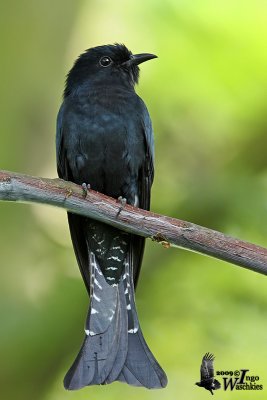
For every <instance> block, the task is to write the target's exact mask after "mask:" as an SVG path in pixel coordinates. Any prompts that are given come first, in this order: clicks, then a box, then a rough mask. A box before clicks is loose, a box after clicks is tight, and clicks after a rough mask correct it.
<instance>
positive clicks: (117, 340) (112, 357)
mask: <svg viewBox="0 0 267 400" xmlns="http://www.w3.org/2000/svg"><path fill="white" fill-rule="evenodd" d="M93 262H95V260H94V261H93ZM125 268H126V271H127V268H129V265H128V264H126V265H125ZM92 275H93V278H97V287H96V285H95V284H94V288H93V290H92V296H91V304H90V310H89V316H88V319H87V323H86V333H87V335H86V337H85V339H84V342H83V345H82V348H81V350H80V352H79V354H78V356H77V358H76V360H75V361H74V363H73V365H72V367H71V368H70V370H69V371H68V373H67V374H66V376H65V379H64V386H65V388H66V389H69V390H74V389H80V388H82V387H84V386H88V385H97V384H98V385H99V384H107V383H111V382H113V381H121V382H126V383H128V384H130V385H134V386H144V387H146V388H149V389H152V388H162V387H165V386H166V385H167V377H166V375H165V373H164V371H163V370H162V369H161V367H160V366H159V364H158V363H157V361H156V360H155V358H154V356H153V355H152V353H151V351H150V350H149V348H148V346H147V344H146V342H145V340H144V337H143V335H142V332H141V329H140V326H139V322H138V318H137V313H136V308H135V304H134V291H133V284H132V282H131V281H130V274H129V273H128V272H125V274H124V276H123V279H122V280H121V281H120V282H119V284H118V285H114V286H111V285H109V284H108V283H107V282H106V281H105V278H104V277H103V275H102V274H101V272H100V269H99V268H98V267H97V265H96V270H95V274H92ZM100 288H101V289H100ZM98 289H99V290H98ZM101 296H102V297H101ZM103 296H107V297H108V304H110V305H111V306H110V307H109V309H110V311H111V313H109V314H108V313H107V311H106V307H107V303H106V297H105V298H104V299H103ZM99 299H100V301H99ZM97 307H98V308H97ZM101 307H102V309H101Z"/></svg>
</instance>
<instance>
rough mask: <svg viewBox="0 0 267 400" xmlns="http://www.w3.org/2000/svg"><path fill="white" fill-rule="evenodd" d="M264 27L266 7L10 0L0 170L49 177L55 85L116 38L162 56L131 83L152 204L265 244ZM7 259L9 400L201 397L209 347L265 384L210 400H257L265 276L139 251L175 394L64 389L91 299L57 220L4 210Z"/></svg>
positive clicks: (140, 295) (1, 367) (1, 35)
mask: <svg viewBox="0 0 267 400" xmlns="http://www.w3.org/2000/svg"><path fill="white" fill-rule="evenodd" d="M266 20H267V3H266V1H264V0H254V1H247V0H242V1H241V0H235V1H230V0H225V1H224V2H222V1H217V0H215V1H213V0H195V1H191V2H190V1H185V0H181V1H177V0H165V1H160V0H144V1H140V0H129V1H127V2H126V1H123V0H114V1H107V0H106V1H105V0H91V1H85V0H84V1H82V0H76V1H66V0H64V1H63V0H57V1H51V0H47V1H41V0H35V1H32V0H23V1H22V2H19V1H16V2H7V1H3V2H2V3H1V12H0V41H1V63H0V64H1V65H0V68H1V75H0V97H1V99H0V102H1V109H0V115H1V124H0V132H1V133H0V135H1V136H0V138H1V142H0V143H1V144H0V168H1V169H8V170H13V171H19V172H22V173H23V172H24V173H28V174H32V175H41V176H48V177H55V176H56V169H55V149H54V134H55V119H56V114H57V110H58V108H59V106H60V102H61V93H62V90H63V86H64V76H65V74H66V73H67V71H68V70H69V68H70V67H71V65H72V63H73V61H74V59H75V58H76V57H77V56H78V54H79V53H81V52H82V51H83V50H84V49H86V48H88V47H91V46H95V45H99V44H105V43H113V42H123V43H125V44H126V45H127V46H128V47H129V48H130V49H131V50H132V51H133V52H136V53H139V52H151V53H155V54H157V55H158V56H159V59H158V60H153V61H151V62H149V63H147V64H144V65H142V67H141V80H140V85H139V87H138V88H137V91H138V93H139V94H140V95H141V97H142V98H143V99H144V100H145V102H146V103H147V105H148V108H149V110H150V114H151V117H152V120H153V125H154V130H155V141H156V178H155V184H154V187H153V202H152V209H153V210H154V211H156V212H159V213H163V214H167V215H171V216H174V217H178V218H181V219H185V220H189V221H191V222H195V223H198V224H201V225H204V226H207V227H210V228H214V229H218V230H221V231H222V232H224V233H227V234H230V235H233V236H236V237H240V238H242V239H245V240H248V241H251V242H255V243H258V244H260V245H263V246H267V239H266V236H267V224H266V222H267V218H266V210H267V160H266V145H267V113H266V111H267V110H266V107H267V106H266V104H267V101H266V100H267V95H266V93H267V91H266V89H267V48H266V43H267V24H266ZM0 257H1V258H0V259H1V270H0V321H1V322H0V326H1V330H0V354H1V361H0V388H1V389H0V392H1V398H2V399H5V400H6V399H12V400H13V399H20V400H24V399H25V400H26V399H27V400H28V399H36V400H37V399H38V400H39V399H40V400H63V399H64V400H65V399H70V400H74V399H75V400H76V399H77V400H79V399H81V400H83V399H88V398H94V399H95V400H98V399H99V400H102V399H109V400H111V399H118V398H124V397H126V398H127V399H129V400H130V399H136V396H138V398H140V399H145V400H150V399H153V400H154V399H177V398H182V399H191V398H197V399H202V398H203V399H206V398H207V396H209V393H208V392H205V391H204V390H202V389H200V388H198V387H196V386H194V382H195V381H196V380H198V378H199V364H200V361H201V357H202V356H203V354H204V353H205V352H207V351H210V352H214V353H215V355H216V364H215V368H216V369H218V370H235V369H239V368H249V369H250V371H251V374H253V375H259V376H260V383H262V384H263V385H264V390H263V391H257V393H256V394H255V395H254V393H253V395H252V394H251V392H243V393H242V394H241V395H240V393H239V392H237V391H236V392H233V393H231V392H225V393H223V392H222V390H220V391H219V392H217V393H215V394H216V396H217V398H222V397H223V398H225V399H228V398H229V399H230V398H231V399H240V396H242V399H246V398H247V399H251V398H252V397H251V396H253V398H254V396H255V398H257V399H264V398H266V390H267V365H266V360H267V339H266V325H267V321H266V317H267V296H266V286H267V284H266V281H265V278H264V277H263V276H260V275H257V274H255V273H253V272H250V271H246V270H243V269H241V268H237V267H234V266H231V265H230V264H226V263H223V262H219V261H215V260H212V259H209V258H206V257H204V256H200V255H196V254H190V253H187V252H184V251H181V250H177V249H170V250H166V249H164V248H162V247H160V246H159V245H156V244H153V243H148V244H147V251H146V256H145V260H144V265H143V270H142V274H141V279H140V284H139V288H138V290H137V304H138V309H139V315H140V320H141V324H142V327H143V331H144V334H145V337H146V338H147V341H148V343H149V345H150V347H151V349H153V352H154V354H155V355H156V357H157V359H158V360H159V362H160V364H161V365H162V366H163V367H164V369H165V370H166V372H167V374H168V377H169V385H168V387H167V388H166V389H165V390H160V391H148V390H146V389H138V388H133V387H128V386H126V385H123V384H119V383H114V384H112V385H109V386H105V387H90V388H85V389H83V390H81V391H79V392H66V391H65V390H64V389H63V386H62V379H63V376H64V373H65V372H66V371H67V369H68V367H69V366H70V363H71V362H72V361H73V358H74V356H76V353H77V351H78V349H79V346H80V344H81V341H82V337H83V323H84V319H85V314H86V310H87V302H88V300H87V295H86V292H85V289H84V287H83V283H82V280H81V278H80V276H79V273H78V268H77V266H76V261H75V259H74V255H73V251H72V248H71V244H70V239H69V234H68V228H67V223H66V217H65V214H64V212H61V211H58V210H54V209H53V208H50V207H44V206H28V205H27V206H26V205H20V204H7V203H1V205H0Z"/></svg>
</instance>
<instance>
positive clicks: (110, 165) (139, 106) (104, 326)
mask: <svg viewBox="0 0 267 400" xmlns="http://www.w3.org/2000/svg"><path fill="white" fill-rule="evenodd" d="M154 57H155V56H153V55H150V54H138V55H132V53H131V52H130V51H129V50H128V49H127V48H126V47H125V46H124V45H118V44H117V45H107V46H99V47H95V48H93V49H89V50H87V51H86V52H85V53H84V54H82V55H81V56H80V57H79V58H78V59H77V61H76V62H75V64H74V66H73V68H72V69H71V71H70V72H69V74H68V77H67V81H66V87H65V91H64V101H63V104H62V106H61V109H60V111H59V114H58V119H57V166H58V174H59V177H61V178H63V179H66V180H70V181H73V182H75V183H78V184H82V183H84V182H85V183H90V185H91V187H92V189H94V190H97V191H100V192H102V193H105V194H107V195H109V196H112V197H115V198H118V197H119V196H122V197H124V198H126V199H127V202H128V203H129V204H132V205H137V206H139V207H141V208H144V209H149V205H150V190H151V185H152V182H153V174H154V168H153V157H154V156H153V152H154V149H153V132H152V127H151V121H150V117H149V114H148V111H147V108H146V106H145V104H144V103H143V101H142V100H141V99H140V98H139V97H138V96H137V95H136V93H135V91H134V85H135V84H136V83H137V81H138V76H139V68H138V64H140V63H141V62H144V61H146V60H148V59H151V58H154ZM68 221H69V227H70V232H71V238H72V242H73V246H74V250H75V254H76V258H77V261H78V264H79V267H80V271H81V274H82V276H83V279H84V282H85V285H86V287H87V290H88V294H89V295H90V299H91V300H90V308H89V313H88V317H87V321H86V326H85V331H86V337H85V340H84V343H83V346H82V348H81V350H80V353H79V354H78V356H77V358H76V360H75V362H74V364H73V366H72V367H71V369H70V370H69V372H68V373H67V375H66V377H65V380H64V384H65V387H66V388H67V389H78V388H80V387H83V386H86V385H92V384H104V383H111V382H112V381H114V380H119V381H122V382H127V383H129V384H132V385H136V386H145V387H148V388H160V387H164V386H166V384H167V378H166V375H165V373H164V372H163V370H162V369H161V367H160V366H159V365H158V363H157V361H156V360H155V358H154V357H153V355H152V353H151V352H150V350H149V348H148V347H147V344H146V343H145V340H144V338H143V335H142V332H141V329H140V326H139V322H138V317H137V313H136V308H135V302H134V288H135V286H136V284H137V279H138V276H139V271H140V267H141V262H142V257H143V250H144V239H143V238H141V237H138V236H134V235H131V234H128V233H125V232H122V231H119V230H117V229H115V228H113V227H110V226H107V225H105V224H102V223H100V222H96V221H94V220H90V219H88V218H84V217H80V216H77V215H74V214H70V213H69V214H68ZM77 312H78V310H77Z"/></svg>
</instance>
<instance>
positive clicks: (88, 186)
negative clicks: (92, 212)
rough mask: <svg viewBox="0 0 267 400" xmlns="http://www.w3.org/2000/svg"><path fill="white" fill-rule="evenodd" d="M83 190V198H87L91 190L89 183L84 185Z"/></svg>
mask: <svg viewBox="0 0 267 400" xmlns="http://www.w3.org/2000/svg"><path fill="white" fill-rule="evenodd" d="M82 189H83V197H84V198H85V197H86V196H87V193H88V191H89V190H90V189H91V185H90V184H89V183H82Z"/></svg>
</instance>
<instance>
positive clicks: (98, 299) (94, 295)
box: [93, 293, 101, 302]
mask: <svg viewBox="0 0 267 400" xmlns="http://www.w3.org/2000/svg"><path fill="white" fill-rule="evenodd" d="M93 298H94V299H95V300H96V301H98V302H100V301H101V299H100V298H99V297H97V295H96V294H95V293H94V294H93Z"/></svg>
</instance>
